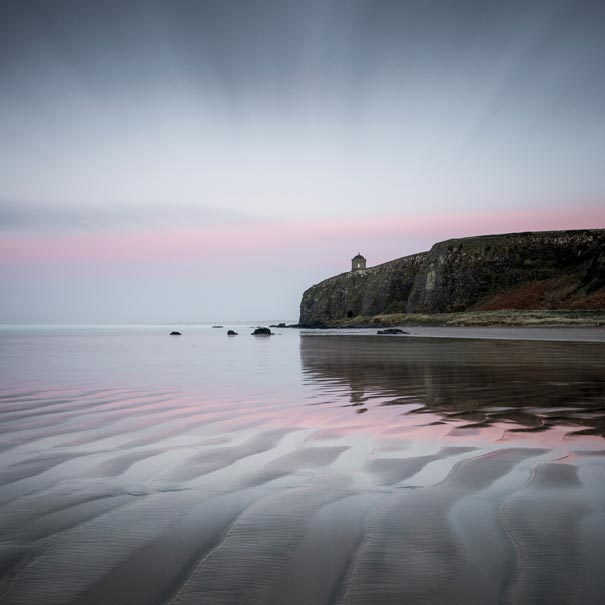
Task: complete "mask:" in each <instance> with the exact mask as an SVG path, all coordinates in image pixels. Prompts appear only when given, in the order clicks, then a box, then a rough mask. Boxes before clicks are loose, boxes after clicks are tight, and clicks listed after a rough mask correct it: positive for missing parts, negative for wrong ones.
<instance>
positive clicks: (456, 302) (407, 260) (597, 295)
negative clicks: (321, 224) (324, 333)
mask: <svg viewBox="0 0 605 605" xmlns="http://www.w3.org/2000/svg"><path fill="white" fill-rule="evenodd" d="M595 308H605V230H603V229H591V230H581V231H547V232H537V233H513V234H507V235H489V236H481V237H469V238H463V239H453V240H447V241H445V242H440V243H438V244H435V245H434V246H433V247H432V248H431V250H430V251H429V252H423V253H420V254H415V255H413V256H406V257H404V258H399V259H397V260H393V261H390V262H388V263H384V264H382V265H378V266H376V267H372V268H370V269H366V270H365V271H356V272H348V273H343V274H341V275H337V276H336V277H332V278H330V279H327V280H325V281H323V282H321V283H319V284H317V285H315V286H313V287H311V288H309V289H308V290H307V291H306V292H305V293H304V294H303V299H302V302H301V305H300V318H299V323H300V324H301V325H306V326H317V325H323V324H329V323H330V322H331V321H334V320H338V319H344V318H347V317H356V316H359V315H365V316H367V315H377V314H383V313H449V312H456V311H466V310H471V309H473V310H494V309H595Z"/></svg>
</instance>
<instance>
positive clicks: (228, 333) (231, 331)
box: [227, 330, 237, 336]
mask: <svg viewBox="0 0 605 605" xmlns="http://www.w3.org/2000/svg"><path fill="white" fill-rule="evenodd" d="M227 336H237V332H234V331H233V330H227Z"/></svg>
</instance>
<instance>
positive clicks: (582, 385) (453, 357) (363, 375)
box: [300, 336, 605, 436]
mask: <svg viewBox="0 0 605 605" xmlns="http://www.w3.org/2000/svg"><path fill="white" fill-rule="evenodd" d="M300 347H301V349H300V350H301V358H302V363H303V372H304V373H305V377H306V380H307V381H308V382H309V383H314V384H318V385H321V386H322V388H323V389H324V391H325V392H326V393H328V392H332V393H335V392H338V393H341V394H342V393H345V392H346V393H348V394H349V397H350V404H351V405H352V406H353V407H355V408H357V410H358V411H359V410H360V409H363V410H364V411H366V410H367V409H368V407H369V406H372V405H374V403H375V402H376V401H378V400H380V402H379V403H378V405H402V404H405V405H409V404H411V403H416V404H418V407H417V408H416V409H414V410H412V411H413V412H414V413H421V414H422V413H437V414H438V415H439V416H440V420H441V421H448V420H457V421H460V420H463V421H466V424H465V425H463V428H473V427H482V426H489V425H492V424H495V423H500V424H501V425H502V426H504V427H505V428H507V430H510V431H542V430H547V429H548V428H549V427H552V426H559V425H564V426H569V429H570V431H572V432H575V433H582V434H599V435H602V436H605V346H603V345H602V344H591V343H574V342H539V341H504V340H500V341H497V340H462V339H456V340H453V339H451V340H448V339H402V338H382V339H377V338H375V337H371V336H369V337H363V336H350V337H346V336H343V337H321V336H307V337H303V338H301V345H300ZM385 398H386V400H385ZM437 422H439V420H438V421H437Z"/></svg>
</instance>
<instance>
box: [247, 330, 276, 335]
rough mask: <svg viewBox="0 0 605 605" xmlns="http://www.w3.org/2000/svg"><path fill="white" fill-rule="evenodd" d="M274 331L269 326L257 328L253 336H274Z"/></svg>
mask: <svg viewBox="0 0 605 605" xmlns="http://www.w3.org/2000/svg"><path fill="white" fill-rule="evenodd" d="M273 335H274V334H273V332H271V330H270V329H269V328H256V330H254V332H252V336H273Z"/></svg>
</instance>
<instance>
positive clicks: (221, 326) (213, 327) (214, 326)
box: [212, 326, 223, 328]
mask: <svg viewBox="0 0 605 605" xmlns="http://www.w3.org/2000/svg"><path fill="white" fill-rule="evenodd" d="M212 327H213V328H222V327H223V326H212Z"/></svg>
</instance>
